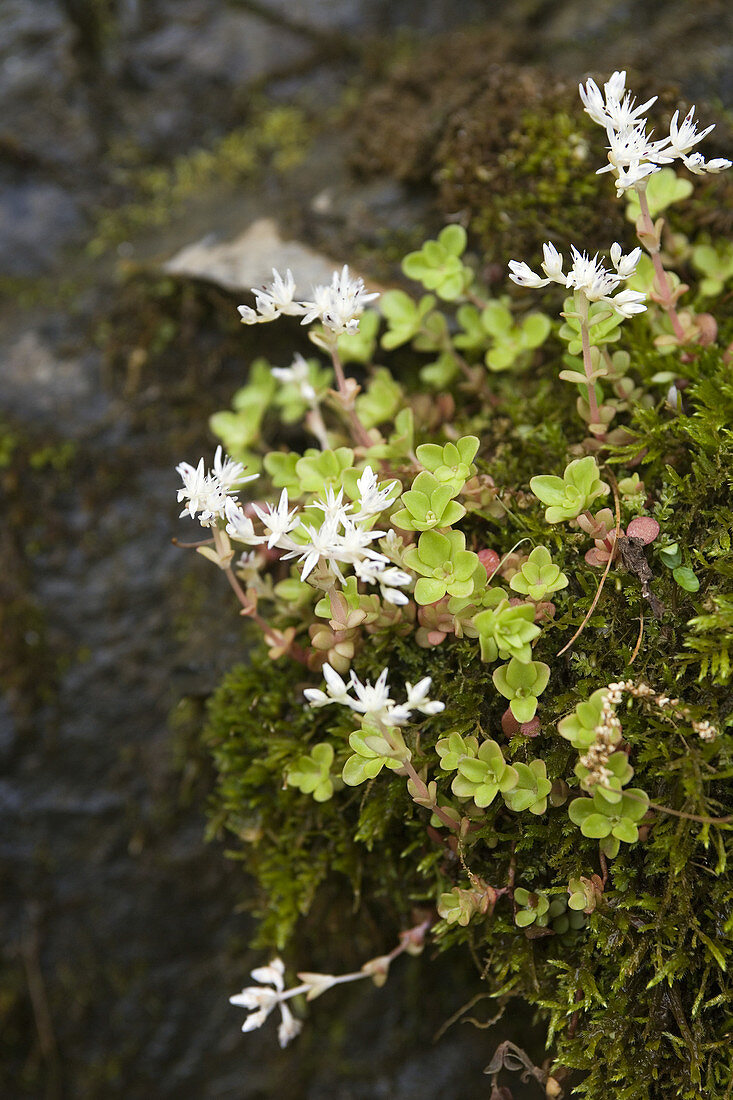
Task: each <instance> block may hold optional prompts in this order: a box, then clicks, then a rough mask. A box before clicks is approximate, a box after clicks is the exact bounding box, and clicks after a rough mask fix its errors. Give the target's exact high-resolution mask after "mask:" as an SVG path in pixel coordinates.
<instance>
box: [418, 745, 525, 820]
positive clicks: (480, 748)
mask: <svg viewBox="0 0 733 1100" xmlns="http://www.w3.org/2000/svg"><path fill="white" fill-rule="evenodd" d="M435 747H436V750H437V752H438V755H439V756H440V758H441V759H440V766H441V768H442V769H443V770H444V771H455V772H457V773H458V774H457V775H456V777H455V778H454V780H453V782H452V783H451V790H452V791H453V794H455V795H457V796H458V797H459V798H472V799H473V800H474V802H475V803H476V805H477V806H478V807H479V808H481V809H483V808H484V807H485V806H489V805H491V803H492V802H493V801H494V799H495V798H496V796H497V794H498V793H499V792H500V791H501V792H502V793H505V792H506V791H510V790H512V788H513V787H516V785H517V783H518V781H519V776H518V774H517V770H516V768H513V767H512V766H511V765H510V764H507V763H506V761H505V760H504V756H503V754H502V751H501V749H500V747H499V746H498V745H497V743H496V741H490V740H489V741H483V742H482V743H481V744H480V745H479V743H478V740H477V739H476V738H475V737H461V735H460V734H457V733H452V734H451V735H450V737H446V738H442V739H441V740H440V741H438V744H437V745H436V746H435Z"/></svg>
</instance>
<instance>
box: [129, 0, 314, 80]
mask: <svg viewBox="0 0 733 1100" xmlns="http://www.w3.org/2000/svg"><path fill="white" fill-rule="evenodd" d="M310 52H311V47H310V44H309V43H308V42H305V41H303V40H302V39H301V38H300V37H299V36H298V35H296V34H294V33H291V32H289V31H287V30H284V29H283V28H281V27H273V26H272V25H271V24H268V23H267V22H265V21H264V20H262V19H258V18H257V16H253V15H251V14H250V13H249V12H247V11H244V10H237V9H236V8H235V9H233V8H227V7H226V6H225V5H211V4H209V3H203V4H202V3H201V2H200V0H193V2H189V3H176V4H175V5H172V6H171V10H170V13H169V14H168V15H167V16H166V14H165V12H164V13H163V17H162V19H161V26H160V29H159V30H157V31H155V32H154V33H153V34H150V35H148V36H147V37H146V38H145V39H143V40H142V41H141V42H140V43H139V45H138V46H137V48H136V50H135V59H136V63H137V64H139V65H140V66H142V67H143V68H144V69H145V70H146V71H147V73H148V74H149V76H150V79H151V82H153V83H157V82H160V80H165V81H166V83H170V82H171V77H173V78H174V80H175V81H177V82H180V83H181V84H182V85H183V84H187V86H188V92H189V95H190V94H191V92H192V91H194V90H196V81H197V80H207V81H215V82H216V83H217V84H219V85H227V84H228V85H230V86H241V85H242V84H246V83H249V81H251V80H257V79H260V78H261V77H263V76H267V75H269V74H270V73H271V72H272V71H274V70H280V69H282V68H285V67H286V66H288V65H291V64H293V63H294V62H296V61H300V60H302V59H303V58H304V57H305V56H307V54H309V53H310ZM196 94H198V92H196Z"/></svg>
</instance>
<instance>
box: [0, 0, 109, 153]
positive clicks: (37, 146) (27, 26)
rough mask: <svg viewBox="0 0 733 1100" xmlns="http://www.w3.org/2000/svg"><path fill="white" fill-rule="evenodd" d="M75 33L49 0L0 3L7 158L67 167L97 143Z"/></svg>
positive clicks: (1, 125) (1, 121)
mask: <svg viewBox="0 0 733 1100" xmlns="http://www.w3.org/2000/svg"><path fill="white" fill-rule="evenodd" d="M74 44H75V33H74V30H73V28H72V27H71V25H70V23H69V22H68V20H67V19H66V18H65V17H64V15H63V14H62V12H61V11H60V10H59V6H58V5H56V4H53V3H49V2H48V0H3V3H2V4H0V103H2V105H3V109H2V115H1V116H0V150H2V152H3V153H4V154H5V156H4V160H5V161H6V163H7V161H8V160H10V161H11V162H13V161H16V162H19V163H23V162H24V161H26V160H28V159H30V160H31V161H36V162H39V163H41V164H43V165H52V166H54V167H65V168H69V167H72V166H73V165H78V162H79V160H80V159H83V158H86V157H88V156H89V155H90V154H91V153H92V151H93V150H94V148H95V144H96V143H95V139H94V135H93V132H92V129H91V127H90V124H89V118H88V105H87V99H86V92H85V89H84V88H83V85H82V83H81V80H80V74H79V72H78V68H77V64H76V59H75V56H74Z"/></svg>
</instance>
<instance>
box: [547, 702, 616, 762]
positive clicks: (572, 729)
mask: <svg viewBox="0 0 733 1100" xmlns="http://www.w3.org/2000/svg"><path fill="white" fill-rule="evenodd" d="M606 694H607V693H606V691H604V690H603V689H602V688H600V689H599V690H598V691H594V692H593V694H592V695H591V697H590V699H585V700H583V702H582V703H578V704H577V705H576V707H575V710H574V711H573V713H572V714H569V715H567V717H566V718H563V719H561V720H560V721H559V722H558V724H557V729H558V732H559V733H560V735H561V736H562V737H564V738H565V739H566V741H569V742H570V744H571V745H572V746H573V748H574V749H578V751H579V752H585V751H586V750H587V749H589V748H590V746H591V745H592V744H593V742H594V741H595V739H596V726H597V725H598V724H599V722H600V720H601V709H602V707H603V699H604V697H605V695H606Z"/></svg>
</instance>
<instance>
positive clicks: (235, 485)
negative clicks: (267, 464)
mask: <svg viewBox="0 0 733 1100" xmlns="http://www.w3.org/2000/svg"><path fill="white" fill-rule="evenodd" d="M244 470H245V468H244V466H243V465H242V463H241V462H235V461H234V460H233V459H231V458H229V456H228V455H224V454H223V452H222V448H221V447H217V449H216V454H215V455H214V466H213V469H211V470H210V471H209V472H208V473H207V472H206V469H205V467H204V460H203V458H202V459H200V460H199V464H198V466H191V465H190V464H189V463H188V462H181V463H180V464H179V465H178V466H176V471H177V473H179V474H180V475H181V479H182V481H183V488H181V489H179V490H178V503H179V504H181V503H182V502H183V501H186V505H185V507H184V509H183V511H182V512H181V517H183V516H190V517H191V519H194V518H195V517H196V516H197V515H198V518H199V523H200V524H201V526H202V527H212V526H214V524H216V522H217V521H218V520H220V519H222V518H223V517H224V515H225V514H226V509H227V506H231V504H233V501H234V495H235V493H236V491H237V490H238V489H239V488H241V486H242V485H244V484H246V482H248V481H254V480H255V478H256V477H257V476H258V475H257V474H248V475H245V472H244Z"/></svg>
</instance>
